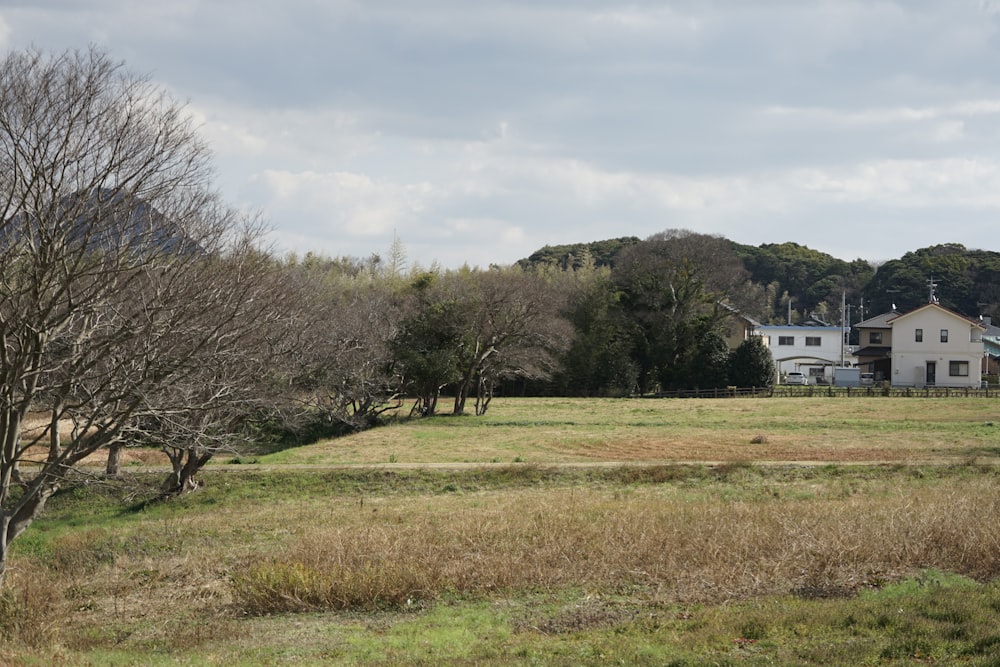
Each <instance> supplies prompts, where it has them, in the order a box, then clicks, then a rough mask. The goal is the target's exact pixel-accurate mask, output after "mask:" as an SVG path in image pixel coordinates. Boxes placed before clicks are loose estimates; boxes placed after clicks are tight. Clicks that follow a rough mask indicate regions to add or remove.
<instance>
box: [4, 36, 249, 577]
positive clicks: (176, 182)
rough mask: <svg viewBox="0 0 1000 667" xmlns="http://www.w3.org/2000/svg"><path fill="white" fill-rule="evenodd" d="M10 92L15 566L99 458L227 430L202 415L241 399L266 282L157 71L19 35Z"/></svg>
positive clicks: (8, 485) (10, 483)
mask: <svg viewBox="0 0 1000 667" xmlns="http://www.w3.org/2000/svg"><path fill="white" fill-rule="evenodd" d="M0 99H2V100H3V104H2V105H0V583H2V580H3V573H4V571H5V567H6V557H7V553H8V548H9V546H10V544H11V542H12V541H13V540H14V539H15V538H16V537H18V536H19V535H20V534H21V533H22V532H23V531H24V530H25V529H27V528H28V527H29V526H30V524H31V523H32V521H33V520H34V519H35V518H36V517H37V516H38V514H39V512H40V511H41V510H42V509H43V508H44V506H45V503H46V501H47V500H48V499H49V498H50V497H51V496H52V494H54V493H55V492H56V491H57V490H58V489H59V488H60V487H63V486H65V485H67V484H71V483H73V482H74V481H76V480H78V479H79V475H80V466H81V464H83V463H85V462H87V460H88V458H91V457H93V456H94V455H95V454H98V453H99V452H100V451H101V450H102V449H104V448H106V447H109V446H111V445H117V444H121V443H123V442H128V441H129V439H130V438H132V437H134V436H136V434H137V433H138V432H141V431H143V430H146V431H150V432H155V428H153V427H155V426H157V424H158V423H159V425H160V426H163V424H168V425H169V424H173V426H171V427H165V428H164V429H163V430H161V432H173V433H176V434H177V436H178V438H183V439H182V440H180V441H178V442H174V443H172V444H179V445H181V446H182V447H185V448H187V446H188V445H189V444H190V445H196V444H198V443H200V442H202V441H203V439H204V434H206V433H208V434H217V433H218V432H217V431H216V430H215V429H216V428H218V425H219V422H218V419H216V418H215V417H213V418H212V419H201V420H200V421H199V418H202V417H205V416H206V415H208V414H210V413H211V410H214V409H216V408H217V406H219V405H225V404H226V401H225V400H224V399H225V398H226V397H227V396H228V395H229V393H231V392H232V387H233V379H234V378H233V375H234V370H233V368H232V367H229V366H227V361H232V359H233V358H234V354H235V351H236V350H237V349H238V348H239V347H240V346H241V345H243V344H244V343H245V342H247V341H248V340H249V336H250V334H251V332H252V331H254V330H255V329H254V327H253V326H251V325H252V319H253V316H254V313H256V314H257V315H259V314H260V312H262V311H261V307H260V305H259V299H260V298H261V297H263V296H264V295H265V292H264V291H262V290H263V288H262V286H261V280H262V279H261V277H260V276H261V273H260V271H259V269H260V267H261V264H260V261H259V260H258V257H259V252H258V251H257V250H256V248H255V242H254V240H253V239H254V232H253V229H252V228H248V227H247V226H246V225H244V220H243V218H242V217H241V216H240V215H238V214H236V213H235V212H233V211H232V210H231V209H229V208H228V207H226V206H224V205H223V204H222V203H221V202H220V201H219V199H218V196H217V195H216V194H215V193H214V191H213V190H212V189H211V188H210V185H211V182H210V181H211V178H210V177H211V168H210V163H209V152H208V150H207V148H206V146H205V144H204V143H203V142H202V141H201V140H200V139H199V138H198V136H197V133H196V129H195V128H194V126H193V124H192V122H191V120H190V117H189V115H188V114H187V113H186V112H185V109H184V106H183V105H181V104H179V103H177V102H176V101H175V100H173V99H172V98H171V97H170V96H168V95H167V94H166V93H164V92H163V91H162V90H160V89H158V88H157V87H155V86H154V85H152V84H151V83H150V82H149V81H148V80H147V79H146V78H144V77H141V76H136V75H135V74H133V73H131V72H129V71H128V70H127V69H126V68H125V67H124V66H123V65H121V64H120V63H117V62H114V61H112V60H111V59H110V58H109V57H108V56H107V55H106V54H105V53H103V52H101V51H100V50H97V49H90V50H88V51H82V52H77V51H73V52H66V53H62V54H56V55H48V54H44V53H41V52H36V51H28V52H14V53H11V54H9V55H7V56H6V58H5V59H4V60H3V62H2V64H0ZM263 310H264V311H266V310H267V309H266V308H264V309H263ZM241 358H242V357H241ZM227 381H228V385H227ZM195 387H197V388H198V391H197V392H194V391H193V388H195ZM216 416H217V415H216ZM180 424H183V425H184V429H183V430H182V429H179V428H176V430H174V431H171V428H175V427H179V425H180Z"/></svg>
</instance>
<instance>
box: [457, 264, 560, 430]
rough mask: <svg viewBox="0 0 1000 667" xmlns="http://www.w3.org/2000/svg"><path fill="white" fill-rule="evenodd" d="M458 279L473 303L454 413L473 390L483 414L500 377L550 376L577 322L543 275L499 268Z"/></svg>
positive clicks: (465, 274) (459, 274)
mask: <svg viewBox="0 0 1000 667" xmlns="http://www.w3.org/2000/svg"><path fill="white" fill-rule="evenodd" d="M453 279H456V280H459V281H461V282H462V283H463V284H465V289H464V290H463V292H464V293H465V294H466V298H467V300H468V304H469V308H468V309H467V313H468V317H469V321H468V324H467V327H468V329H467V336H466V340H465V344H464V345H463V347H462V349H461V351H460V354H459V359H460V371H461V375H460V377H459V380H458V383H457V386H456V389H455V406H454V414H456V415H460V414H463V413H464V412H465V405H466V401H467V400H468V398H469V396H470V395H471V394H472V393H473V392H475V396H476V413H477V414H483V413H484V412H485V411H486V409H487V407H488V406H489V402H490V399H491V398H492V395H493V388H494V387H495V386H496V384H497V382H498V381H499V380H501V379H503V378H510V377H518V376H522V377H527V378H534V379H538V378H544V377H548V375H549V373H550V372H551V371H552V370H553V369H554V367H555V365H556V354H557V353H558V352H560V351H562V350H564V349H566V347H567V346H568V345H569V343H570V341H571V340H572V327H571V326H570V324H569V322H568V321H567V320H566V319H565V318H564V316H563V306H564V304H563V292H562V291H561V290H558V289H556V288H555V286H554V285H551V284H549V283H548V282H546V280H545V279H544V277H543V276H541V275H540V274H536V273H532V272H526V271H523V270H521V269H520V268H506V269H499V268H495V269H492V270H489V271H474V272H469V273H462V272H459V273H457V274H455V276H453Z"/></svg>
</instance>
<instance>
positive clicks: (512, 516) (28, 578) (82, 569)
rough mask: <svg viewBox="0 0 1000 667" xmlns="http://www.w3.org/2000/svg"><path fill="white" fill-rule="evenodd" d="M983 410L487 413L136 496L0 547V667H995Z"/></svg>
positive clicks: (137, 482)
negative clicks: (0, 558)
mask: <svg viewBox="0 0 1000 667" xmlns="http://www.w3.org/2000/svg"><path fill="white" fill-rule="evenodd" d="M998 408H1000V404H995V403H993V402H992V401H989V400H982V399H956V398H952V399H884V398H877V399H874V398H873V399H825V398H823V399H821V398H811V399H746V400H743V399H740V400H737V399H733V400H719V401H700V400H699V401H694V400H690V401H688V400H671V401H656V400H596V399H591V400H569V399H517V400H504V399H497V400H496V401H495V402H494V404H493V406H492V407H491V411H490V412H489V413H488V414H487V415H486V416H485V417H482V418H477V417H462V418H453V417H439V418H434V419H431V420H421V421H416V422H400V423H396V424H393V425H390V426H387V427H384V428H379V429H375V430H373V431H369V432H366V433H362V434H358V435H356V436H352V437H349V438H343V439H339V440H334V441H329V442H320V443H316V444H313V445H309V446H306V447H300V448H294V449H287V450H284V451H281V452H275V453H272V454H267V455H262V454H261V455H258V456H257V457H256V459H255V460H256V462H257V464H256V465H247V464H245V463H244V464H241V465H232V464H229V465H215V466H211V468H212V469H211V470H209V471H207V473H206V475H205V482H206V485H205V487H204V488H203V489H201V490H200V491H198V492H196V493H193V494H189V495H188V496H185V497H183V498H179V499H176V500H174V501H170V502H168V503H148V502H144V499H145V498H147V497H150V496H151V495H152V493H153V486H154V484H155V482H156V481H157V480H158V476H155V475H150V476H148V477H147V476H146V475H144V474H141V473H136V474H135V476H134V478H133V479H131V480H130V482H129V483H128V488H126V489H122V488H116V487H108V486H103V485H90V486H88V487H86V488H83V489H78V490H76V491H73V492H69V493H64V494H61V495H59V496H57V497H56V498H54V499H53V501H52V502H51V505H50V507H49V509H48V511H47V513H46V516H45V517H44V518H43V520H41V521H39V522H38V523H37V524H36V525H35V526H33V527H32V528H31V529H30V530H29V532H28V533H26V534H25V535H24V536H23V537H22V538H20V539H19V540H18V542H17V543H15V555H14V562H13V564H12V572H11V581H10V583H11V587H10V589H9V590H8V591H7V592H5V593H4V594H3V595H2V596H0V664H3V663H11V664H25V665H28V664H32V665H34V664H38V665H42V664H44V665H48V664H69V665H77V664H91V665H134V664H142V665H147V664H149V665H168V664H169V665H174V664H196V665H202V664H203V665H241V664H242V665H270V664H307V665H319V664H358V665H362V664H365V665H367V664H383V665H394V664H425V665H432V664H433V665H437V664H460V665H491V664H496V665H501V664H512V663H513V664H555V665H581V664H583V665H605V664H628V665H632V664H650V665H705V664H718V665H737V664H739V665H775V664H777V665H804V664H815V665H821V664H822V665H857V664H871V665H876V664H877V665H909V664H927V663H934V664H967V665H995V664H998V661H1000V630H998V628H1000V484H998V482H1000V466H996V465H994V464H995V462H996V458H997V453H998V451H1000V450H998V447H1000V442H998V438H997V434H996V433H995V428H994V426H993V420H994V419H996V417H995V415H996V413H997V410H998ZM804 462H808V463H804ZM222 463H224V462H222ZM847 464H849V465H847ZM147 483H148V485H147Z"/></svg>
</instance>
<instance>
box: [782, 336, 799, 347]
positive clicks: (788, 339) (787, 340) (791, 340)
mask: <svg viewBox="0 0 1000 667" xmlns="http://www.w3.org/2000/svg"><path fill="white" fill-rule="evenodd" d="M778 345H795V336H778Z"/></svg>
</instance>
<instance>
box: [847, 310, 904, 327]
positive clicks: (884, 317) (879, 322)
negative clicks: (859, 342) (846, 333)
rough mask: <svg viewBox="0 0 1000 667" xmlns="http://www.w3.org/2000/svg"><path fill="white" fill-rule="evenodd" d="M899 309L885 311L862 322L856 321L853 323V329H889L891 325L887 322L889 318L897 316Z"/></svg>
mask: <svg viewBox="0 0 1000 667" xmlns="http://www.w3.org/2000/svg"><path fill="white" fill-rule="evenodd" d="M898 316H899V311H895V310H890V311H889V312H887V313H882V314H881V315H876V316H875V317H869V318H868V319H867V320H865V321H864V322H858V323H857V324H855V325H854V328H855V329H891V328H892V325H891V324H889V320H891V319H893V318H895V317H898Z"/></svg>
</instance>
